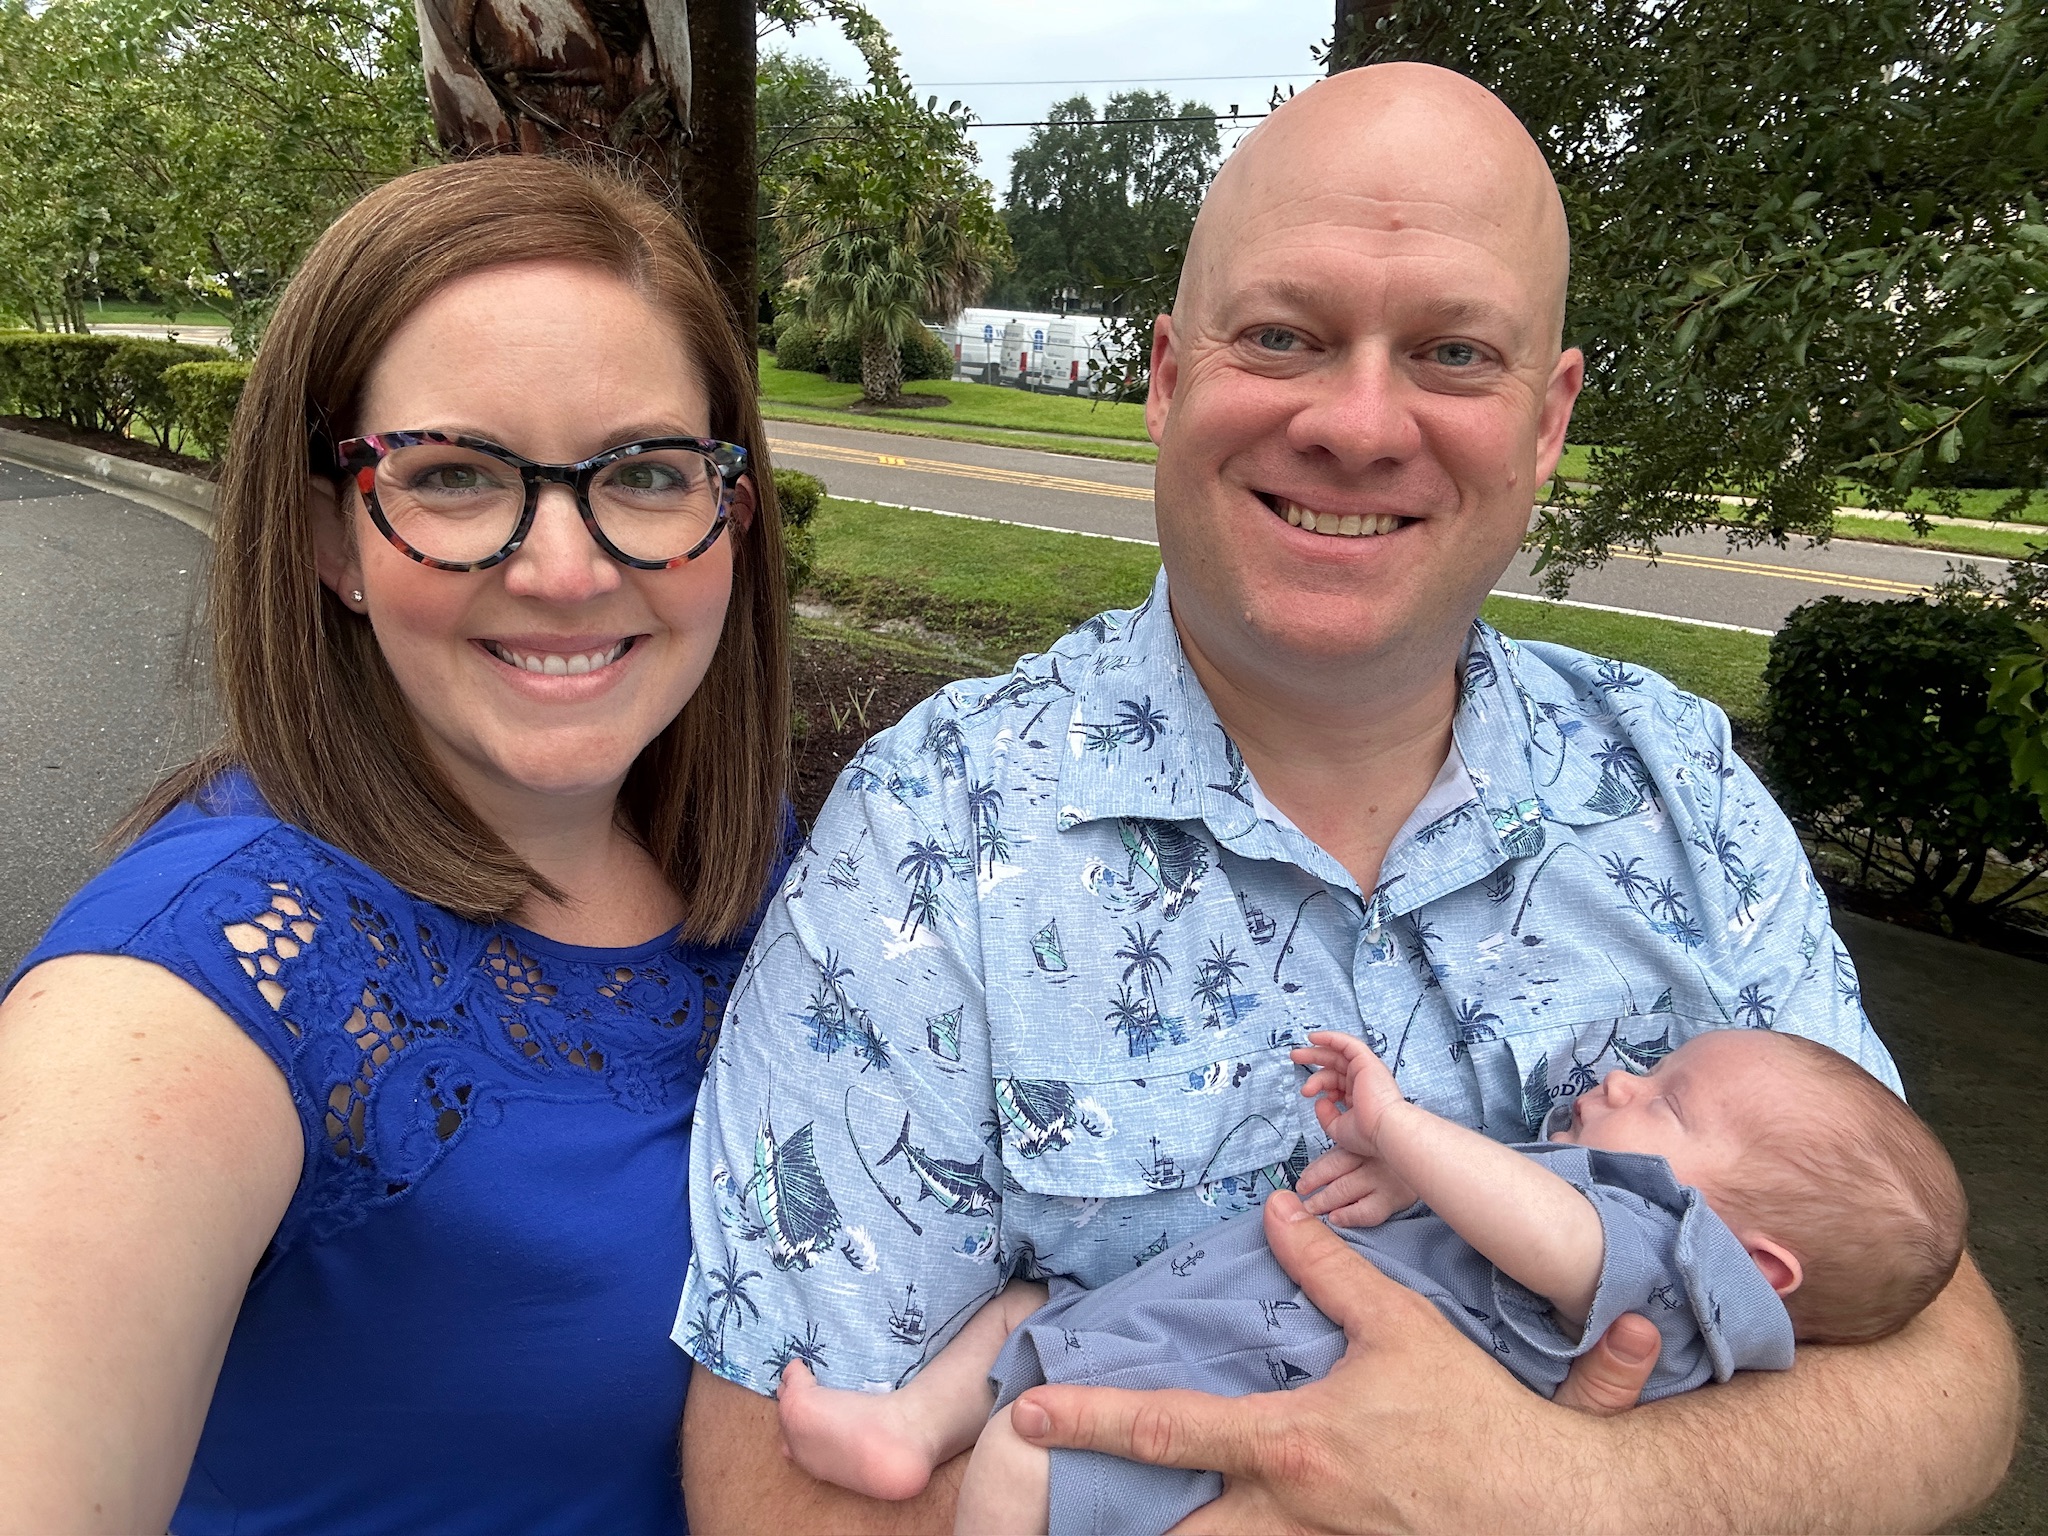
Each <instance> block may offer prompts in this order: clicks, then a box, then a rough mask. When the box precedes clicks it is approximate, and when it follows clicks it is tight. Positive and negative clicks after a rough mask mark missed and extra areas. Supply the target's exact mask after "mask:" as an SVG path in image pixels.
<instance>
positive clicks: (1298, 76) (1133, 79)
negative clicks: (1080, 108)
mask: <svg viewBox="0 0 2048 1536" xmlns="http://www.w3.org/2000/svg"><path fill="white" fill-rule="evenodd" d="M1311 77H1314V78H1317V79H1320V78H1321V77H1322V71H1321V70H1316V69H1302V70H1296V71H1294V72H1293V73H1291V74H1290V73H1286V72H1283V71H1278V70H1276V71H1273V72H1271V73H1268V74H1262V75H1106V76H1103V77H1102V78H1100V79H1096V80H925V81H921V82H919V83H920V84H921V85H926V86H934V85H943V86H945V87H947V88H948V89H951V88H952V87H954V86H968V85H1185V84H1187V83H1189V82H1190V81H1195V80H1306V79H1309V78H1311Z"/></svg>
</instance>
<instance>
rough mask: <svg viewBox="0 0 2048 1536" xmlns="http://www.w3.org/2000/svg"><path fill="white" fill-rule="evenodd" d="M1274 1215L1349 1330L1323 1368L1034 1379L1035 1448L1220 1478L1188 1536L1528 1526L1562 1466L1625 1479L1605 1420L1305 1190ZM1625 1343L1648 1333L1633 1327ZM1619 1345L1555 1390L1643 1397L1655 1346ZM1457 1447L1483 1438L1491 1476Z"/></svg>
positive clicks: (1300, 1275)
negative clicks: (1165, 1385) (1383, 1260)
mask: <svg viewBox="0 0 2048 1536" xmlns="http://www.w3.org/2000/svg"><path fill="white" fill-rule="evenodd" d="M1265 1222H1266V1235H1267V1239H1268V1241H1270V1242H1271V1244H1272V1245H1273V1252H1274V1255H1275V1257H1277V1258H1278V1259H1279V1260H1280V1263H1281V1266H1282V1267H1283V1268H1284V1269H1286V1271H1287V1272H1288V1274H1290V1275H1292V1276H1293V1277H1294V1279H1295V1280H1296V1282H1297V1283H1299V1284H1300V1286H1301V1287H1302V1289H1303V1290H1304V1291H1305V1292H1306V1293H1307V1294H1308V1297H1309V1299H1310V1300H1311V1301H1313V1302H1314V1303H1315V1304H1316V1305H1317V1306H1318V1307H1320V1308H1321V1309H1322V1310H1323V1312H1324V1313H1325V1314H1326V1315H1327V1316H1328V1317H1330V1319H1331V1320H1332V1321H1334V1322H1336V1323H1338V1324H1340V1325H1341V1326H1342V1327H1343V1329H1344V1332H1345V1334H1346V1336H1347V1337H1348V1339H1349V1341H1350V1347H1349V1348H1348V1349H1347V1350H1346V1352H1345V1355H1344V1358H1343V1359H1342V1360H1341V1361H1339V1362H1338V1364H1337V1368H1336V1369H1335V1370H1334V1371H1332V1372H1331V1373H1330V1375H1329V1376H1328V1377H1326V1378H1325V1379H1324V1380H1322V1381H1320V1382H1314V1383H1311V1384H1310V1385H1308V1386H1304V1387H1301V1388H1299V1389H1297V1390H1295V1391H1292V1392H1268V1393H1261V1394H1258V1395H1256V1396H1252V1397H1243V1398H1221V1397H1212V1396H1209V1395H1208V1394H1206V1393H1200V1392H1122V1391H1114V1390H1110V1389H1107V1388H1100V1387H1034V1388H1033V1389H1032V1390H1031V1391H1029V1392H1027V1393H1025V1394H1024V1396H1023V1397H1021V1398H1020V1399H1018V1401H1017V1404H1016V1406H1015V1407H1014V1408H1013V1409H1012V1411H1011V1422H1012V1423H1013V1424H1015V1425H1016V1427H1017V1429H1018V1431H1019V1433H1021V1434H1022V1435H1023V1436H1024V1437H1025V1438H1026V1439H1028V1440H1030V1441H1032V1442H1033V1443H1035V1444H1038V1445H1044V1446H1059V1447H1067V1448H1072V1449H1080V1450H1096V1451H1106V1452H1108V1453H1110V1454H1111V1455H1116V1456H1123V1457H1127V1458H1129V1459H1131V1460H1135V1461H1149V1462H1155V1463H1158V1464H1160V1465H1164V1466H1177V1467H1195V1468H1204V1469H1210V1470H1214V1471H1219V1472H1221V1473H1223V1474H1224V1491H1223V1496H1222V1497H1221V1498H1220V1499H1218V1500H1216V1501H1215V1502H1214V1503H1212V1504H1209V1505H1207V1506H1205V1507H1204V1508H1202V1509H1200V1510H1198V1511H1196V1512H1195V1513H1194V1514H1193V1515H1191V1516H1189V1517H1188V1519H1186V1520H1185V1521H1183V1522H1182V1523H1181V1524H1180V1525H1179V1526H1177V1527H1175V1530H1176V1531H1178V1532H1181V1533H1184V1536H1197V1533H1211V1532H1233V1531H1246V1532H1250V1531H1260V1532H1275V1531H1407V1530H1423V1529H1437V1530H1494V1529H1503V1528H1511V1527H1518V1526H1523V1525H1527V1524H1529V1523H1530V1522H1531V1520H1532V1512H1531V1506H1530V1504H1529V1502H1528V1500H1529V1498H1530V1496H1531V1494H1532V1491H1533V1490H1539V1489H1543V1488H1546V1487H1548V1486H1549V1485H1550V1480H1551V1473H1552V1472H1553V1471H1554V1469H1555V1468H1556V1467H1558V1466H1560V1465H1576V1466H1581V1467H1586V1466H1592V1467H1598V1466H1608V1467H1610V1468H1613V1469H1614V1475H1615V1476H1616V1478H1617V1479H1620V1480H1623V1481H1625V1480H1626V1474H1625V1473H1624V1472H1623V1471H1622V1470H1621V1469H1620V1468H1619V1467H1618V1466H1617V1465H1616V1463H1615V1461H1614V1459H1613V1458H1611V1457H1603V1454H1602V1453H1603V1449H1604V1448H1603V1446H1602V1445H1600V1444H1595V1443H1578V1442H1597V1441H1600V1440H1602V1439H1604V1437H1605V1434H1606V1431H1605V1429H1604V1427H1603V1426H1602V1424H1601V1422H1600V1420H1599V1418H1597V1417H1595V1416H1594V1415H1593V1414H1578V1413H1569V1412H1564V1411H1561V1410H1560V1409H1559V1408H1558V1407H1557V1406H1555V1405H1554V1404H1551V1403H1546V1402H1544V1401H1543V1399H1542V1398H1540V1397H1538V1396H1537V1395H1536V1394H1534V1393H1532V1392H1530V1391H1529V1390H1528V1389H1527V1388H1526V1387H1524V1386H1522V1385H1521V1384H1520V1383H1519V1382H1517V1381H1516V1380H1515V1379H1514V1378H1513V1377H1511V1376H1510V1375H1508V1373H1507V1372H1506V1371H1504V1370H1502V1369H1501V1368H1500V1367H1499V1366H1498V1365H1496V1364H1494V1362H1493V1361H1492V1360H1491V1359H1489V1358H1488V1357H1487V1356H1486V1355H1485V1354H1483V1353H1482V1352H1481V1351H1479V1350H1478V1349H1476V1348H1474V1347H1473V1346H1472V1344H1471V1343H1470V1342H1469V1341H1468V1340H1466V1339H1465V1338H1464V1337H1463V1336H1462V1335H1460V1334H1459V1333H1458V1332H1457V1331H1456V1330H1455V1329H1454V1328H1452V1327H1451V1325H1450V1324H1449V1323H1447V1322H1445V1321H1444V1319H1443V1317H1442V1315H1441V1314H1440V1313H1438V1311H1437V1310H1436V1308H1435V1306H1434V1305H1432V1304H1431V1303H1430V1302H1428V1301H1426V1300H1424V1299H1423V1298H1422V1297H1421V1296H1419V1295H1417V1294H1416V1293H1415V1292H1414V1291H1411V1290H1409V1289H1407V1288H1406V1287H1405V1286H1402V1285H1399V1284H1397V1283H1395V1282H1394V1281H1392V1280H1389V1279H1388V1278H1387V1277H1386V1276H1384V1275H1382V1274H1381V1273H1380V1272H1379V1271H1378V1270H1376V1269H1374V1268H1373V1267H1372V1265H1370V1264H1368V1263H1367V1262H1366V1261H1365V1260H1364V1259H1362V1258H1360V1257H1359V1256H1358V1255H1357V1254H1356V1253H1354V1252H1352V1251H1351V1250H1350V1249H1349V1248H1348V1247H1346V1246H1345V1244H1344V1241H1343V1239H1342V1238H1340V1237H1338V1236H1337V1235H1336V1234H1335V1233H1333V1232H1331V1231H1330V1230H1329V1229H1328V1228H1327V1227H1325V1226H1324V1225H1323V1224H1322V1223H1321V1222H1319V1221H1315V1220H1311V1219H1307V1213H1306V1212H1305V1211H1304V1210H1303V1208H1302V1206H1301V1203H1300V1202H1299V1201H1297V1200H1295V1199H1294V1198H1293V1197H1292V1196H1290V1195H1287V1194H1285V1193H1278V1194H1275V1195H1273V1196H1272V1197H1271V1198H1270V1199H1268V1200H1267V1202H1266V1210H1265ZM1636 1321H1637V1322H1638V1323H1640V1325H1641V1328H1642V1329H1643V1330H1646V1331H1647V1333H1648V1335H1649V1337H1650V1338H1651V1339H1654V1338H1655V1337H1656V1329H1655V1328H1654V1327H1652V1326H1651V1325H1650V1324H1649V1323H1648V1322H1647V1321H1646V1320H1642V1319H1637V1320H1636ZM1620 1326H1621V1325H1620V1324H1617V1325H1616V1329H1617V1330H1619V1329H1620ZM1623 1338H1624V1340H1632V1341H1633V1342H1634V1343H1635V1344H1636V1345H1637V1346H1638V1347H1639V1348H1640V1346H1641V1344H1642V1342H1643V1335H1642V1333H1641V1332H1638V1331H1636V1330H1634V1329H1631V1330H1629V1332H1628V1333H1627V1334H1624V1335H1623ZM1614 1344H1615V1339H1614V1335H1613V1334H1610V1335H1609V1338H1608V1339H1607V1340H1605V1341H1603V1343H1602V1345H1601V1346H1600V1347H1599V1348H1596V1349H1595V1350H1594V1351H1593V1352H1592V1353H1591V1354H1589V1355H1588V1356H1587V1357H1586V1359H1584V1360H1581V1361H1580V1362H1579V1365H1580V1367H1581V1368H1582V1369H1581V1370H1576V1371H1575V1372H1574V1381H1576V1382H1577V1383H1578V1385H1577V1386H1576V1387H1574V1386H1573V1385H1572V1384H1571V1383H1568V1384H1567V1386H1566V1387H1565V1389H1563V1390H1561V1391H1560V1392H1559V1394H1558V1397H1559V1401H1560V1402H1564V1401H1570V1402H1572V1403H1574V1404H1578V1405H1584V1406H1587V1407H1592V1408H1596V1409H1599V1410H1605V1411H1612V1410H1613V1409H1615V1408H1618V1407H1624V1406H1627V1404H1628V1403H1630V1402H1633V1401H1634V1397H1635V1393H1636V1392H1637V1391H1639V1390H1640V1389H1641V1386H1642V1383H1643V1382H1644V1381H1645V1380H1647V1379H1648V1376H1649V1371H1650V1367H1651V1365H1652V1364H1654V1363H1655V1359H1656V1351H1655V1349H1654V1348H1651V1349H1650V1351H1649V1353H1648V1355H1647V1357H1644V1358H1640V1359H1638V1360H1636V1361H1635V1362H1633V1363H1629V1362H1627V1361H1626V1359H1625V1357H1624V1356H1623V1354H1622V1353H1621V1352H1620V1351H1617V1350H1615V1349H1614V1347H1613V1346H1614ZM1589 1361H1592V1362H1596V1363H1594V1364H1592V1365H1588V1362H1589ZM1460 1447H1473V1448H1480V1447H1483V1448H1484V1450H1485V1455H1486V1458H1487V1463H1488V1465H1487V1467H1486V1469H1485V1472H1484V1474H1483V1475H1474V1468H1473V1467H1472V1465H1471V1464H1470V1463H1469V1462H1468V1461H1467V1460H1466V1458H1464V1457H1463V1456H1461V1455H1459V1454H1457V1451H1458V1448H1460ZM1567 1452H1569V1453H1571V1454H1569V1455H1568V1456H1567V1454H1566V1453H1567ZM1573 1499H1574V1505H1575V1507H1577V1508H1579V1509H1581V1510H1598V1509H1601V1508H1611V1509H1615V1510H1619V1509H1621V1508H1623V1507H1625V1506H1624V1501H1623V1500H1622V1498H1621V1494H1620V1492H1619V1491H1618V1490H1617V1491H1616V1492H1615V1495H1614V1497H1613V1498H1611V1499H1610V1498H1608V1497H1606V1494H1605V1491H1604V1490H1603V1489H1601V1488H1599V1487H1594V1486H1586V1485H1575V1487H1574V1494H1573ZM1595 1523H1597V1522H1595ZM1586 1528H1588V1529H1590V1528H1591V1525H1590V1524H1589V1525H1588V1526H1587V1527H1586Z"/></svg>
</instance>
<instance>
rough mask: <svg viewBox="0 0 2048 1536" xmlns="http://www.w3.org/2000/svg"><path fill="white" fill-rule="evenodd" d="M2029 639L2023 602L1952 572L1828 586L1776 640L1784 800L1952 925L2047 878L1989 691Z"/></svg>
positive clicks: (1770, 676)
mask: <svg viewBox="0 0 2048 1536" xmlns="http://www.w3.org/2000/svg"><path fill="white" fill-rule="evenodd" d="M2026 641H2027V635H2026V633H2025V632H2024V631H2023V630H2022V628H2021V620H2020V617H2019V610H2018V609H2016V608H2015V607H2014V606H2012V605H2011V604H2009V603H2006V602H2001V601H1999V600H1998V599H1997V598H1996V597H1995V596H1994V595H1992V594H1990V593H1987V592H1986V591H1984V590H1983V589H1981V588H1979V589H1977V590H1974V591H1972V590H1969V589H1967V588H1961V587H1958V586H1954V585H1951V586H1949V587H1947V588H1945V589H1944V590H1943V591H1942V592H1941V593H1939V594H1938V597H1937V600H1936V601H1933V602H1926V601H1921V600H1917V599H1916V600H1914V601H1911V602H1892V603H1871V602H1852V601H1850V600H1848V599H1846V598H1841V597H1824V598H1821V599H1820V600H1819V601H1818V602H1813V603H1808V604H1806V605H1805V606H1804V607H1801V608H1799V609H1797V610H1795V611H1794V612H1793V614H1792V615H1791V617H1790V618H1788V619H1787V620H1786V621H1785V627H1784V628H1782V629H1781V630H1779V631H1778V633H1777V635H1776V636H1775V637H1774V638H1773V639H1772V641H1771V654H1770V660H1769V662H1768V663H1767V664H1766V666H1765V669H1764V686H1765V689H1766V691H1767V695H1768V697H1767V700H1766V708H1765V719H1764V728H1763V740H1764V768H1765V772H1766V774H1767V775H1768V777H1769V778H1770V780H1771V784H1772V787H1773V789H1775V790H1776V791H1777V794H1778V799H1779V801H1780V803H1781V804H1782V805H1783V806H1784V808H1785V809H1786V811H1787V812H1789V813H1790V814H1791V815H1792V817H1793V818H1794V819H1795V820H1796V821H1798V822H1799V823H1800V824H1801V825H1802V827H1803V828H1804V829H1805V830H1806V831H1807V832H1808V833H1809V834H1810V835H1811V836H1813V838H1814V839H1815V840H1816V841H1817V842H1819V843H1821V844H1824V845H1832V846H1834V847H1835V848H1837V849H1840V850H1842V851H1844V852H1846V853H1847V854H1848V855H1849V856H1850V857H1851V859H1853V861H1854V871H1853V873H1852V874H1851V875H1850V878H1851V879H1853V880H1854V881H1855V882H1856V883H1858V884H1861V885H1864V886H1867V887H1869V888H1871V889H1873V890H1876V891H1880V892H1883V893H1885V894H1888V895H1893V896H1897V897H1899V898H1902V899H1903V900H1904V901H1906V902H1907V903H1909V904H1911V905H1912V906H1914V907H1916V908H1918V909H1919V910H1921V911H1923V912H1926V913H1928V914H1929V915H1931V916H1933V917H1934V918H1936V919H1937V920H1938V921H1939V922H1940V924H1941V925H1942V926H1943V927H1944V928H1946V929H1949V930H1951V931H1953V930H1955V929H1959V928H1968V927H1971V926H1974V925H1977V924H1980V923H1981V922H1983V921H1984V920H1985V919H1986V918H1988V917H1991V916H1994V915H1997V914H1999V913H2001V912H2003V911H2006V910H2009V909H2010V908H2011V907H2012V906H2013V905H2014V904H2015V903H2016V902H2018V901H2020V900H2022V899H2024V898H2025V897H2027V896H2028V895H2029V894H2030V893H2031V892H2032V891H2033V890H2034V889H2036V888H2037V887H2038V884H2039V882H2040V881H2041V880H2042V879H2044V878H2048V821H2044V819H2043V816H2042V808H2041V806H2040V804H2039V803H2038V802H2037V801H2036V800H2034V799H2033V797H2032V796H2030V795H2027V794H2023V793H2020V792H2019V791H2017V790H2015V789H2014V787H2013V760H2012V755H2011V753H2010V752H2009V751H2008V750H2007V747H2006V742H2005V739H2004V734H2003V732H2002V730H2001V729H2000V726H2001V721H2000V719H1999V717H1998V716H1997V715H1996V714H1994V713H1993V712H1992V711H1991V709H1990V706H1989V696H1990V688H1991V673H1992V669H1993V667H1994V665H1996V663H1997V662H1998V661H1999V659H2000V658H2001V657H2004V656H2008V655H2011V654H2013V653H2015V652H2018V651H2020V650H2021V649H2023V648H2024V646H2025V644H2026ZM1987 875H1989V876H1990V877H1991V878H1990V879H1988V880H1987V878H1986V877H1987Z"/></svg>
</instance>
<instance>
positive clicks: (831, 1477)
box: [775, 1360, 935, 1499]
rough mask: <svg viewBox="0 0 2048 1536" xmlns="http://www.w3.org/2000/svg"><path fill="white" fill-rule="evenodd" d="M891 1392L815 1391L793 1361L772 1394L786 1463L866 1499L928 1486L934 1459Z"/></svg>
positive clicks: (912, 1494) (910, 1494)
mask: <svg viewBox="0 0 2048 1536" xmlns="http://www.w3.org/2000/svg"><path fill="white" fill-rule="evenodd" d="M896 1396H897V1394H895V1393H891V1392H882V1393H876V1392H843V1391H840V1390H839V1389H838V1388H835V1387H821V1386H819V1385H818V1383H817V1379H816V1378H815V1377H813V1376H812V1375H811V1373H810V1371H809V1369H808V1368H807V1367H806V1366H805V1365H804V1363H803V1362H802V1361H801V1360H792V1361H791V1362H790V1363H789V1366H788V1367H787V1369H785V1370H784V1371H783V1373H782V1386H781V1388H780V1390H778V1391H777V1392H776V1394H775V1405H776V1411H777V1413H778V1414H779V1415H780V1417H781V1420H782V1443H783V1448H784V1449H785V1450H787V1451H788V1453H789V1459H790V1460H791V1461H794V1462H795V1463H796V1464H797V1465H798V1466H800V1467H802V1468H803V1469H804V1470H805V1471H806V1472H808V1473H810V1474H811V1476H813V1477H815V1478H817V1479H819V1480H820V1481H822V1482H827V1483H836V1484H838V1486H840V1487H841V1488H851V1489H852V1490H853V1491H854V1492H855V1493H864V1494H866V1495H867V1496H868V1497H869V1498H871V1499H914V1498H916V1497H917V1496H918V1495H919V1494H920V1493H922V1492H924V1485H925V1484H926V1483H927V1482H929V1481H931V1475H932V1467H933V1466H934V1465H935V1458H934V1456H933V1454H932V1448H931V1445H930V1437H929V1435H927V1434H924V1433H920V1431H919V1429H918V1427H917V1426H915V1425H913V1424H912V1423H911V1422H910V1418H909V1415H908V1414H907V1413H906V1412H905V1411H904V1409H903V1407H902V1405H900V1404H899V1403H898V1402H897V1401H896Z"/></svg>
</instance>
